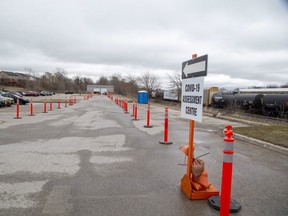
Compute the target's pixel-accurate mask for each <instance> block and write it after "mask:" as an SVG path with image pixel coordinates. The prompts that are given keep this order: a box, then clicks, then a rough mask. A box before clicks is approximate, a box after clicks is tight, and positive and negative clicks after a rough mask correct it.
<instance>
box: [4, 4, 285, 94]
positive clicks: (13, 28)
mask: <svg viewBox="0 0 288 216" xmlns="http://www.w3.org/2000/svg"><path fill="white" fill-rule="evenodd" d="M0 8H1V12H0V70H10V71H23V69H24V68H25V67H30V68H32V70H33V71H34V72H38V73H43V72H45V71H50V72H54V71H55V69H56V68H57V67H61V68H63V69H65V70H66V71H67V73H68V74H69V75H70V76H74V75H75V74H77V75H81V76H85V77H90V78H92V79H94V80H96V79H97V78H99V76H101V75H105V76H111V75H112V74H115V73H120V74H122V75H123V76H125V75H128V74H131V75H141V73H145V72H147V71H149V72H151V73H155V74H157V75H158V76H159V77H160V78H161V80H162V81H163V82H166V81H167V79H166V77H167V73H172V72H174V71H179V72H181V67H182V62H183V61H186V60H189V59H191V55H192V54H193V53H197V54H198V56H201V55H205V54H208V76H207V77H206V78H205V85H206V86H207V87H208V86H217V87H228V88H229V87H230V88H231V87H248V86H253V85H269V84H277V85H279V84H284V83H287V82H288V1H287V0H241V1H240V0H162V1H160V0H158V1H157V0H101V1H99V0H25V1H23V0H18V1H17V0H0ZM164 85H165V84H164Z"/></svg>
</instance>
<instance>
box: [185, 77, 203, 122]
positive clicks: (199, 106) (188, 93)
mask: <svg viewBox="0 0 288 216" xmlns="http://www.w3.org/2000/svg"><path fill="white" fill-rule="evenodd" d="M203 92H204V77H195V78H190V79H183V80H182V97H181V117H182V118H186V119H190V120H194V121H198V122H202V112H203Z"/></svg>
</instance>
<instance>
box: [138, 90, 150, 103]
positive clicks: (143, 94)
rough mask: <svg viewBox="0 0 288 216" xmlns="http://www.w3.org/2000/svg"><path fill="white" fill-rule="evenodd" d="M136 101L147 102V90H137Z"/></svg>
mask: <svg viewBox="0 0 288 216" xmlns="http://www.w3.org/2000/svg"><path fill="white" fill-rule="evenodd" d="M138 103H139V104H148V92H147V91H138Z"/></svg>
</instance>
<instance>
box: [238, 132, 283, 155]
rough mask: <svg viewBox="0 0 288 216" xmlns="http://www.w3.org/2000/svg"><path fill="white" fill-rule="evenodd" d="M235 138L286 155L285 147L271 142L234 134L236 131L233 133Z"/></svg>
mask: <svg viewBox="0 0 288 216" xmlns="http://www.w3.org/2000/svg"><path fill="white" fill-rule="evenodd" d="M235 138H237V139H239V140H241V141H244V142H248V143H250V144H253V145H257V146H260V147H264V148H267V149H270V150H273V151H276V152H279V153H282V154H285V155H288V148H285V147H282V146H278V145H274V144H272V143H268V142H264V141H261V140H258V139H254V138H251V137H247V136H244V135H240V134H236V133H235Z"/></svg>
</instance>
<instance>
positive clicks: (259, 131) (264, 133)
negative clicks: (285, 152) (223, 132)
mask: <svg viewBox="0 0 288 216" xmlns="http://www.w3.org/2000/svg"><path fill="white" fill-rule="evenodd" d="M233 131H234V132H235V133H238V134H241V135H244V136H248V137H252V138H255V139H258V140H262V141H265V142H269V143H273V144H275V145H279V146H282V147H286V148H288V126H282V125H272V126H251V127H234V128H233Z"/></svg>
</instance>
